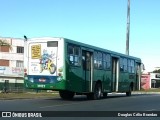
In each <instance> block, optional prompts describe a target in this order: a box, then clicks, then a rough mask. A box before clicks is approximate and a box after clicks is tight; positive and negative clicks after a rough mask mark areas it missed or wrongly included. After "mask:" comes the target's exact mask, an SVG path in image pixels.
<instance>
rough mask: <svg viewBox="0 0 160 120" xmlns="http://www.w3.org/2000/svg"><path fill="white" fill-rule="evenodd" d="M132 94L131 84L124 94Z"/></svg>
mask: <svg viewBox="0 0 160 120" xmlns="http://www.w3.org/2000/svg"><path fill="white" fill-rule="evenodd" d="M131 94H132V88H131V86H130V87H129V91H127V92H126V96H131Z"/></svg>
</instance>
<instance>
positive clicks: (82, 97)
mask: <svg viewBox="0 0 160 120" xmlns="http://www.w3.org/2000/svg"><path fill="white" fill-rule="evenodd" d="M132 96H141V94H133V95H132ZM132 96H129V97H132ZM122 97H126V98H129V97H127V96H126V95H125V94H115V95H113V94H111V95H108V96H107V98H103V97H102V98H101V99H100V100H105V99H106V100H107V99H116V98H122ZM46 100H52V101H53V100H56V101H57V100H58V101H92V100H88V99H87V97H86V96H85V95H75V96H74V98H73V99H71V100H63V99H61V98H60V97H56V98H47V99H46Z"/></svg>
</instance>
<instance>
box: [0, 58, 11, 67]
mask: <svg viewBox="0 0 160 120" xmlns="http://www.w3.org/2000/svg"><path fill="white" fill-rule="evenodd" d="M0 66H9V60H2V59H0Z"/></svg>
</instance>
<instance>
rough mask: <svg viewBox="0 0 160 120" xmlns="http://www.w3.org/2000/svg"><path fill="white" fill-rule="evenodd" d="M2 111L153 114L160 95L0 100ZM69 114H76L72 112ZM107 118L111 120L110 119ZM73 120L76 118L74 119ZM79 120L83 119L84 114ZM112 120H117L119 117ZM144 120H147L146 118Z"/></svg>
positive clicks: (158, 105) (0, 109) (159, 102)
mask: <svg viewBox="0 0 160 120" xmlns="http://www.w3.org/2000/svg"><path fill="white" fill-rule="evenodd" d="M0 111H87V112H88V111H118V112H120V114H121V112H122V111H125V113H127V112H129V111H142V112H151V113H152V112H154V111H160V94H148V95H143V94H134V95H132V96H130V97H126V96H125V94H113V95H109V96H108V98H106V99H101V100H87V99H86V96H76V97H75V98H74V99H73V100H71V101H64V100H62V99H60V98H59V97H56V98H43V99H42V98H40V99H19V100H18V99H15V100H0ZM84 113H85V112H84ZM99 113H100V112H99ZM113 113H114V112H113ZM68 114H74V113H72V112H70V113H68ZM88 114H89V113H88ZM92 114H94V112H93V113H92ZM116 114H117V113H116ZM94 115H95V114H94ZM88 118H89V117H88ZM106 118H107V119H109V117H106ZM106 118H103V117H100V118H98V119H105V120H106ZM124 118H126V117H120V118H119V119H124ZM62 119H64V118H62ZM72 119H74V118H73V117H72ZM79 119H83V113H82V117H81V118H79ZM90 119H91V118H90ZM95 119H97V118H95ZM112 119H113V120H114V119H117V117H114V118H112ZM137 119H142V117H136V120H137ZM143 119H146V117H145V118H143ZM149 119H151V117H150V118H149ZM154 119H159V118H156V117H153V118H152V120H154ZM56 120H57V119H56ZM69 120H71V118H70V119H69ZM83 120H85V119H83ZM92 120H93V119H92Z"/></svg>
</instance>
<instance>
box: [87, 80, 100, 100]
mask: <svg viewBox="0 0 160 120" xmlns="http://www.w3.org/2000/svg"><path fill="white" fill-rule="evenodd" d="M101 94H102V87H101V84H100V83H97V84H96V85H95V88H94V92H93V93H88V94H87V99H89V100H98V99H100V98H101Z"/></svg>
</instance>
